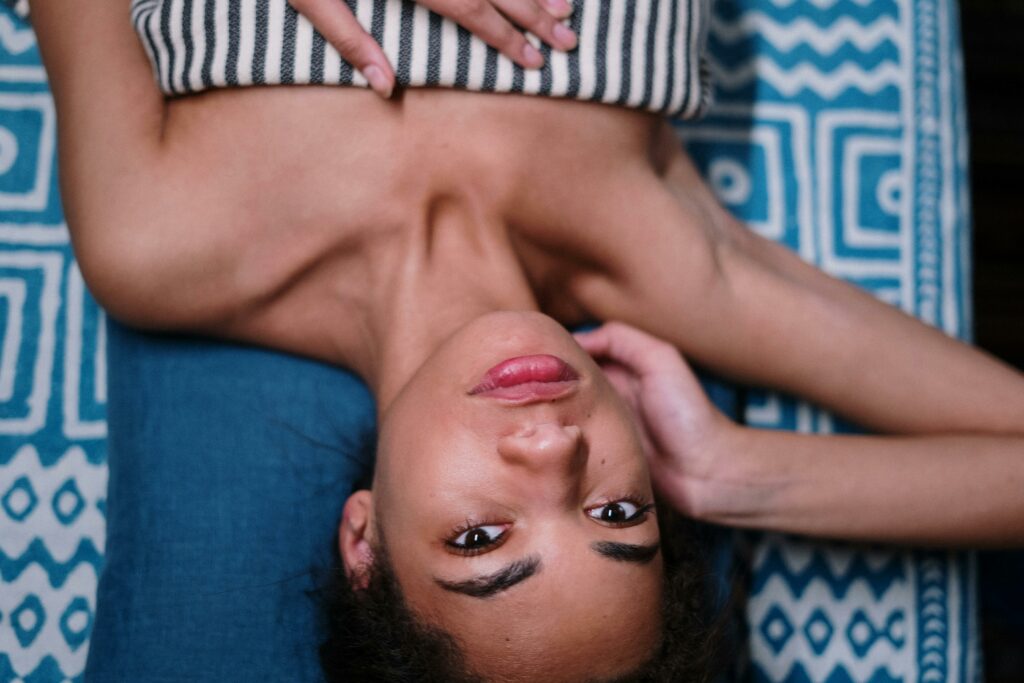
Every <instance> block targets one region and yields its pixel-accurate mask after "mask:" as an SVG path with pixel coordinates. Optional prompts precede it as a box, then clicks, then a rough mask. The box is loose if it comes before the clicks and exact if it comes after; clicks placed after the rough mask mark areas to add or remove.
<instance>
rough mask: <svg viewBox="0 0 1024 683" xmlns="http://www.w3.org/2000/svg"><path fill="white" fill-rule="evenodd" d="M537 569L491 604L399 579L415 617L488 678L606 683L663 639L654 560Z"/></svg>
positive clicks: (593, 559) (586, 557)
mask: <svg viewBox="0 0 1024 683" xmlns="http://www.w3.org/2000/svg"><path fill="white" fill-rule="evenodd" d="M542 562H543V567H542V571H540V572H538V573H537V574H536V575H535V576H534V577H532V578H531V579H529V580H527V581H524V582H523V583H522V584H519V585H517V586H515V587H513V588H512V589H509V590H508V591H507V592H505V593H503V594H500V595H498V596H494V597H493V598H488V599H476V598H471V597H468V596H460V595H453V594H451V593H446V592H445V591H443V590H442V589H439V588H437V587H436V586H430V585H426V584H422V583H419V582H417V581H415V580H413V581H408V582H403V581H401V578H399V581H400V583H402V585H403V592H405V593H406V600H407V601H408V603H409V605H410V607H411V608H412V609H413V611H414V612H416V613H418V614H420V615H421V616H422V618H425V619H426V620H427V621H429V622H430V623H432V624H436V625H438V626H440V627H441V628H443V629H444V630H446V631H447V632H449V633H451V634H452V635H453V636H454V637H455V638H456V640H458V641H459V644H460V646H461V648H462V650H463V652H464V653H465V655H466V658H467V660H468V662H469V663H470V665H471V666H472V667H473V668H474V669H475V670H476V671H478V673H480V674H481V675H484V676H485V677H488V678H495V679H498V680H523V681H545V682H552V683H555V682H557V681H563V680H564V681H580V680H588V679H592V678H605V677H608V676H609V675H614V674H616V673H625V672H628V671H630V670H633V669H635V668H636V667H638V666H639V665H641V664H642V663H643V662H644V661H646V660H647V659H648V658H649V657H650V655H651V654H652V652H653V650H654V648H655V647H656V646H657V644H658V643H659V642H660V637H661V621H662V618H661V605H662V598H663V581H664V578H663V575H664V572H663V567H662V563H661V559H660V557H659V558H658V559H657V560H656V561H654V562H651V563H650V564H648V565H643V566H638V565H629V564H625V563H616V562H613V561H610V560H608V559H605V558H601V557H598V556H597V555H596V554H594V553H585V554H583V553H574V552H563V553H558V552H553V553H546V554H545V556H544V557H543V558H542ZM406 584H408V588H406Z"/></svg>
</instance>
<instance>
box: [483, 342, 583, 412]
mask: <svg viewBox="0 0 1024 683" xmlns="http://www.w3.org/2000/svg"><path fill="white" fill-rule="evenodd" d="M578 383H579V374H578V373H577V372H576V370H574V369H573V367H572V366H571V365H569V364H568V363H566V362H565V361H564V360H562V359H561V358H558V357H557V356H551V355H547V354H544V355H536V356H519V357H518V358H509V359H508V360H506V361H502V362H501V363H498V364H497V365H495V366H494V367H493V368H491V369H490V370H488V371H487V372H486V373H485V374H484V377H483V381H481V382H480V383H479V384H477V385H476V386H475V387H473V389H471V390H470V392H469V393H470V395H472V396H486V397H489V398H499V399H504V400H509V401H529V400H554V399H556V398H561V397H562V396H565V395H566V394H568V393H570V392H572V391H573V390H574V389H575V388H576V386H577V384H578Z"/></svg>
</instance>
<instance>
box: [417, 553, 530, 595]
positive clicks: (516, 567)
mask: <svg viewBox="0 0 1024 683" xmlns="http://www.w3.org/2000/svg"><path fill="white" fill-rule="evenodd" d="M538 571H540V558H539V557H527V558H524V559H522V560H516V561H515V562H512V563H511V564H508V565H506V566H505V567H502V568H501V569H499V570H498V571H496V572H494V573H493V574H487V575H485V576H476V577H474V578H472V579H468V580H466V581H445V580H444V579H438V578H435V579H434V581H436V582H437V585H439V586H440V587H441V588H443V589H445V590H446V591H451V592H453V593H462V594H463V595H468V596H469V597H471V598H489V597H491V596H493V595H497V594H498V593H500V592H502V591H506V590H508V589H509V588H511V587H512V586H514V585H516V584H517V583H520V582H522V581H525V580H526V579H528V578H530V577H531V576H533V575H534V574H536V573H537V572H538Z"/></svg>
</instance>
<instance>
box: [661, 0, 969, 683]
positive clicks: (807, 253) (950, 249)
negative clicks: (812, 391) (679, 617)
mask: <svg viewBox="0 0 1024 683" xmlns="http://www.w3.org/2000/svg"><path fill="white" fill-rule="evenodd" d="M713 13H714V18H713V20H712V25H711V33H710V48H711V54H712V60H713V71H714V77H715V80H716V83H717V90H716V104H715V106H714V107H713V108H712V111H711V115H710V116H709V117H707V118H706V119H704V120H703V121H700V122H698V123H696V124H693V125H687V126H686V127H685V128H682V129H681V133H682V135H683V137H684V138H685V139H686V140H687V141H688V146H689V148H690V150H691V152H692V153H693V155H694V157H695V158H696V159H697V163H698V165H699V166H700V167H701V170H702V172H703V174H704V175H705V177H707V178H709V179H710V181H711V183H712V186H713V187H714V188H715V190H716V192H717V194H718V196H719V198H720V199H721V200H722V201H723V202H724V203H725V204H726V206H728V207H729V208H730V209H732V211H733V212H735V213H736V214H737V215H738V216H740V217H742V218H744V219H745V220H746V221H747V222H748V223H749V224H750V225H751V226H752V227H753V228H754V229H755V230H756V231H758V232H759V233H761V234H762V235H765V236H767V237H770V238H772V239H774V240H777V241H780V242H782V243H784V244H786V245H787V246H789V247H791V248H792V249H794V250H795V251H796V252H798V253H799V254H800V255H801V256H802V257H803V258H804V259H805V260H807V261H809V262H811V263H814V264H816V265H817V266H819V267H821V268H822V269H824V270H825V271H827V272H829V273H831V274H832V275H835V276H837V277H841V278H845V279H846V280H848V281H850V282H854V283H856V284H858V285H860V286H862V287H864V288H866V289H868V290H870V291H872V292H873V293H874V294H875V295H876V296H878V297H879V298H881V299H882V300H884V301H887V302H889V303H891V304H893V305H895V306H898V307H900V308H902V309H903V310H904V311H906V312H908V313H910V314H912V315H916V316H918V317H920V318H921V319H923V320H925V321H926V322H928V323H931V324H933V325H936V326H938V327H940V328H941V329H943V330H944V331H945V332H947V333H948V334H950V335H953V336H959V337H963V338H966V337H968V336H969V331H970V328H971V324H970V318H969V314H970V306H969V283H970V267H969V261H968V258H969V239H970V233H969V224H968V190H967V185H966V179H965V168H966V142H967V141H966V136H965V125H964V124H965V115H964V98H963V93H962V91H961V88H962V84H963V72H962V64H961V52H960V38H959V27H958V24H957V20H958V15H957V7H956V4H955V2H952V1H951V0H915V1H910V0H871V1H870V2H868V0H717V2H716V3H715V5H714V8H713ZM748 398H749V401H748V405H747V407H746V418H747V422H748V423H749V424H751V425H754V426H759V427H770V428H781V429H790V430H797V431H800V432H814V433H829V432H837V431H848V430H849V427H848V426H847V425H844V424H842V423H841V422H840V421H839V420H837V419H835V418H833V417H832V416H830V415H829V414H827V413H825V412H823V411H821V410H819V409H816V408H814V407H812V406H810V405H807V404H804V403H801V402H798V401H794V400H792V399H789V398H786V397H783V396H778V395H775V394H771V393H754V394H752V395H749V397H748ZM752 542H753V544H754V550H753V557H752V563H753V586H752V587H751V596H750V600H749V604H748V607H747V620H748V625H749V630H750V647H751V657H752V660H753V668H754V671H755V678H756V679H757V680H763V681H804V680H809V681H872V682H875V683H881V682H885V681H908V682H909V681H922V682H926V681H974V680H977V679H978V678H979V674H980V671H979V662H978V638H977V623H976V618H977V617H976V612H977V601H976V597H975V591H974V584H975V564H974V559H973V556H972V555H971V554H969V553H948V552H904V551H897V550H891V549H874V550H872V549H867V548H858V547H852V546H844V545H839V544H821V543H813V542H809V541H806V540H798V539H792V538H786V537H782V536H776V535H765V536H759V537H756V538H754V539H753V541H752Z"/></svg>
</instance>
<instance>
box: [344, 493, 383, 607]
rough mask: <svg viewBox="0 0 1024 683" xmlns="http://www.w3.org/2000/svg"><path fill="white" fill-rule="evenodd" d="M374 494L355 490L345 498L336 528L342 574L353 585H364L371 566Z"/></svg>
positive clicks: (359, 586) (357, 586) (360, 586)
mask: <svg viewBox="0 0 1024 683" xmlns="http://www.w3.org/2000/svg"><path fill="white" fill-rule="evenodd" d="M374 529H375V527H374V522H373V494H372V493H370V492H369V491H366V490H361V491H356V492H355V493H353V494H352V495H351V496H349V497H348V500H347V501H345V509H344V511H343V512H342V514H341V525H340V527H339V528H338V550H339V551H340V552H341V563H342V565H343V566H344V568H345V575H346V576H348V578H349V580H350V581H351V582H352V583H353V585H354V586H355V587H356V588H365V587H366V583H367V581H368V580H369V570H370V569H371V568H372V567H373V544H374V540H375V539H374Z"/></svg>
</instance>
